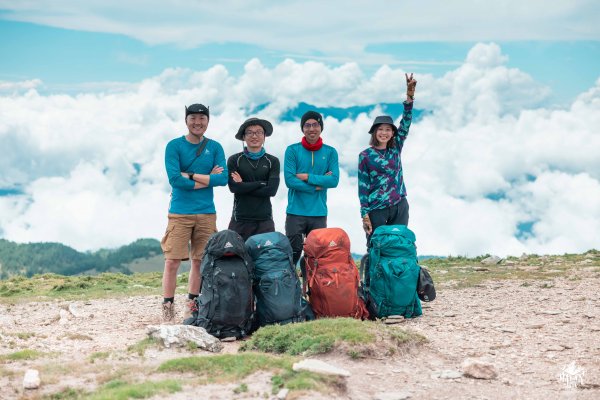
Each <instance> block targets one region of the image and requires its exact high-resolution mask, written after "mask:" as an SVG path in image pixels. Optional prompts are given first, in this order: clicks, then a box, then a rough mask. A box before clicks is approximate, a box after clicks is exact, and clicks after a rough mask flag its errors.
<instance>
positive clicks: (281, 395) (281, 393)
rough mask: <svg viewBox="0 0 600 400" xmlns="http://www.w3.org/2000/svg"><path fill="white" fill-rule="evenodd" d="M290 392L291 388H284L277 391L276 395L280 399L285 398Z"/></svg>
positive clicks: (283, 399)
mask: <svg viewBox="0 0 600 400" xmlns="http://www.w3.org/2000/svg"><path fill="white" fill-rule="evenodd" d="M289 392H290V389H286V388H283V389H281V390H280V391H279V392H277V396H276V397H277V399H278V400H285V398H286V397H287V395H288V393H289Z"/></svg>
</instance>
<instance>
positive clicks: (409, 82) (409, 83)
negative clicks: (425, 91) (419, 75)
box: [404, 72, 417, 101]
mask: <svg viewBox="0 0 600 400" xmlns="http://www.w3.org/2000/svg"><path fill="white" fill-rule="evenodd" d="M404 76H405V77H406V97H407V98H408V100H409V101H412V100H414V98H415V90H416V88H417V80H416V79H415V78H413V74H412V72H411V74H410V76H408V74H407V73H405V74H404Z"/></svg>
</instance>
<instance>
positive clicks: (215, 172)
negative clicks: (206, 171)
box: [210, 165, 223, 175]
mask: <svg viewBox="0 0 600 400" xmlns="http://www.w3.org/2000/svg"><path fill="white" fill-rule="evenodd" d="M222 172H223V167H219V166H218V165H215V166H214V167H213V169H212V171H210V175H219V174H220V173H222Z"/></svg>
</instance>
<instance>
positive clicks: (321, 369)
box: [292, 358, 350, 377]
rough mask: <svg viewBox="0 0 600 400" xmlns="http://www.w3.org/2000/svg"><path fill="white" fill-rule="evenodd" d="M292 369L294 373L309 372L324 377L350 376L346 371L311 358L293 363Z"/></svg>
mask: <svg viewBox="0 0 600 400" xmlns="http://www.w3.org/2000/svg"><path fill="white" fill-rule="evenodd" d="M292 369H293V370H294V371H310V372H316V373H318V374H325V375H339V376H346V377H348V376H350V372H349V371H346V370H345V369H342V368H338V367H335V366H333V365H331V364H327V363H326V362H324V361H321V360H316V359H312V358H307V359H305V360H302V361H300V362H297V363H294V365H292Z"/></svg>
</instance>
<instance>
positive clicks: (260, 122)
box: [235, 118, 273, 140]
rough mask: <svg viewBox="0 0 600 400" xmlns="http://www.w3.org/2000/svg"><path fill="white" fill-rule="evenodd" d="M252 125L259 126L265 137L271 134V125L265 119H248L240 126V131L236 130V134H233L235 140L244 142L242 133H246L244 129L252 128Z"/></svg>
mask: <svg viewBox="0 0 600 400" xmlns="http://www.w3.org/2000/svg"><path fill="white" fill-rule="evenodd" d="M252 125H259V126H261V127H262V128H263V130H264V131H265V137H266V136H271V134H272V133H273V125H271V123H270V122H269V121H267V120H266V119H260V118H248V119H247V120H245V121H244V123H243V124H242V125H241V126H240V129H238V131H237V133H236V134H235V138H236V139H237V140H244V132H245V131H246V128H247V127H249V126H252Z"/></svg>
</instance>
